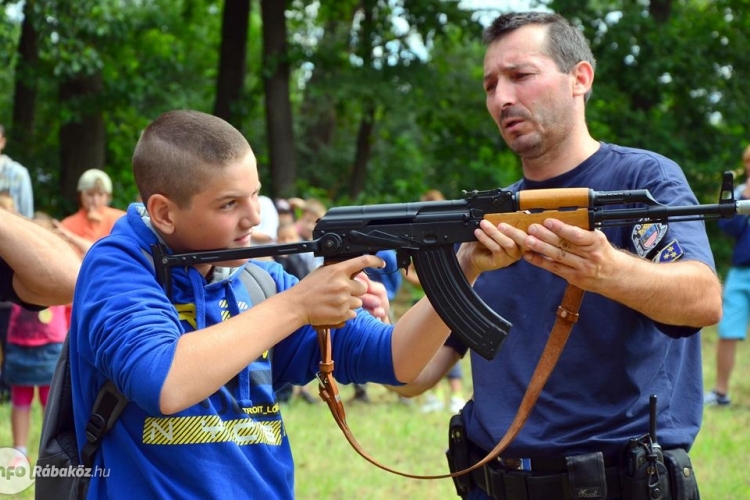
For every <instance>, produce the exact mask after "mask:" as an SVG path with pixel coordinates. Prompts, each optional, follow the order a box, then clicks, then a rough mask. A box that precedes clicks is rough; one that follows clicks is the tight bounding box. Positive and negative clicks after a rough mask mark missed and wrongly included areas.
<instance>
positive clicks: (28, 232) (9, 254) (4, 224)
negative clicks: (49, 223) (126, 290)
mask: <svg viewBox="0 0 750 500" xmlns="http://www.w3.org/2000/svg"><path fill="white" fill-rule="evenodd" d="M0 257H2V259H3V260H5V262H6V263H7V264H8V265H9V266H10V268H11V269H13V273H14V274H13V289H14V291H15V292H16V295H18V298H19V299H20V300H22V301H23V302H26V303H29V304H36V305H40V306H50V305H56V304H68V303H70V302H71V301H72V300H73V289H74V288H75V282H76V278H77V276H78V270H79V268H80V266H81V260H80V259H79V258H78V256H77V255H76V253H75V251H74V250H73V249H72V248H71V247H70V246H69V245H68V244H67V243H65V241H63V240H62V239H61V238H60V237H59V236H57V235H56V234H55V233H53V232H52V231H49V230H47V229H45V228H43V227H41V226H38V225H37V224H35V223H34V222H32V221H31V220H29V219H26V218H24V217H20V216H18V215H15V214H12V213H10V212H6V211H4V210H0Z"/></svg>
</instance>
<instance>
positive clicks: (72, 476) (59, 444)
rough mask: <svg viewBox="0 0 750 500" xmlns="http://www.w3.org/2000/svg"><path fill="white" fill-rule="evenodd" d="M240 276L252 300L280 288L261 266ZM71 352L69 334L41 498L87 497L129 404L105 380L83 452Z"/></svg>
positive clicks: (55, 382)
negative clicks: (98, 456)
mask: <svg viewBox="0 0 750 500" xmlns="http://www.w3.org/2000/svg"><path fill="white" fill-rule="evenodd" d="M240 281H242V284H243V285H245V288H246V289H247V292H248V294H249V295H250V300H251V301H252V303H253V305H255V304H258V303H259V302H261V301H263V300H264V299H267V298H268V297H270V296H271V295H273V294H274V293H276V282H275V281H274V280H273V278H271V275H270V274H268V272H266V270H265V269H262V268H260V267H258V266H255V265H246V266H245V269H244V271H242V272H241V273H240ZM69 351H70V347H69V346H68V337H66V338H65V342H64V343H63V347H62V351H61V352H60V358H59V359H58V361H57V365H56V367H55V373H54V375H53V377H52V382H51V383H50V390H49V398H48V400H47V406H46V408H45V410H44V420H43V422H42V434H41V436H40V438H39V458H38V459H37V462H36V468H35V472H36V474H35V476H36V477H35V479H36V490H35V497H36V498H37V499H40V500H48V499H50V498H55V499H68V500H79V499H82V498H86V494H87V491H88V485H89V482H90V479H91V475H92V473H93V471H92V470H91V467H92V465H93V463H94V454H95V452H96V450H97V449H98V448H99V445H100V444H101V442H102V439H103V438H104V435H105V434H106V432H107V431H108V430H109V429H111V428H112V426H113V425H114V424H115V421H117V418H118V417H119V416H120V413H121V412H122V410H123V409H124V408H125V406H126V405H127V403H128V401H127V399H126V398H125V396H123V395H122V394H121V393H120V392H119V391H118V390H117V389H116V388H115V385H114V383H112V381H107V383H106V384H104V386H103V387H102V388H101V389H100V390H99V393H98V394H97V397H96V401H95V402H94V407H93V409H92V410H91V417H89V421H88V423H87V424H86V441H87V443H86V445H85V447H84V449H83V450H82V452H81V453H80V454H79V453H78V443H77V439H76V429H75V421H74V418H73V392H72V388H71V381H70V361H69ZM102 472H103V471H102Z"/></svg>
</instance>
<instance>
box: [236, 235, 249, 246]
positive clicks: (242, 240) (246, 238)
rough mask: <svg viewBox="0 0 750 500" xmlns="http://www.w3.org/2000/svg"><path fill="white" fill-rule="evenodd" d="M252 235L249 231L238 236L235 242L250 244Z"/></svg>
mask: <svg viewBox="0 0 750 500" xmlns="http://www.w3.org/2000/svg"><path fill="white" fill-rule="evenodd" d="M251 236H252V233H247V234H246V235H244V236H240V237H239V238H236V239H235V240H234V242H235V243H239V244H240V245H249V244H250V238H251Z"/></svg>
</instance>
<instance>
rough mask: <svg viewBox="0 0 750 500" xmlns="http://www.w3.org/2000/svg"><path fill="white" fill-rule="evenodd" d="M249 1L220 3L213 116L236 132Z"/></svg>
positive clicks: (243, 82) (243, 79)
mask: <svg viewBox="0 0 750 500" xmlns="http://www.w3.org/2000/svg"><path fill="white" fill-rule="evenodd" d="M249 19H250V0H224V15H223V19H222V24H221V49H220V53H219V74H218V76H217V79H216V101H215V103H214V114H215V115H216V116H218V117H219V118H223V119H224V120H226V121H228V122H229V123H231V124H232V125H234V126H235V127H238V128H239V123H240V121H241V119H242V113H241V111H240V110H239V109H237V106H238V104H239V103H240V101H241V99H242V92H243V90H244V86H245V69H246V55H247V27H248V23H249Z"/></svg>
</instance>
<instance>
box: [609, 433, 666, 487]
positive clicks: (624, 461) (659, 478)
mask: <svg viewBox="0 0 750 500" xmlns="http://www.w3.org/2000/svg"><path fill="white" fill-rule="evenodd" d="M620 479H621V480H622V497H623V498H624V499H625V500H671V498H672V497H671V495H670V492H669V479H668V475H667V467H666V465H665V464H664V458H663V456H662V451H661V448H659V447H658V446H657V447H654V446H652V444H651V443H650V442H649V441H648V436H644V437H641V438H638V439H635V438H634V439H631V440H630V441H628V444H627V445H625V448H624V449H623V451H622V456H621V460H620Z"/></svg>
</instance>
